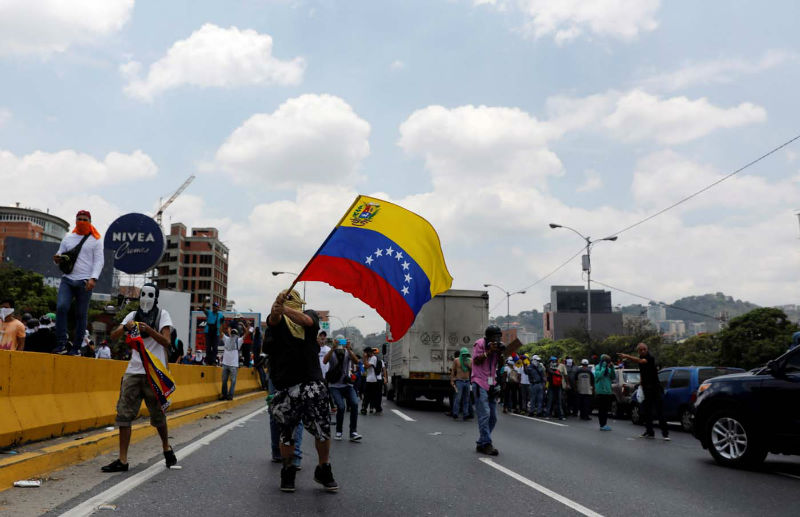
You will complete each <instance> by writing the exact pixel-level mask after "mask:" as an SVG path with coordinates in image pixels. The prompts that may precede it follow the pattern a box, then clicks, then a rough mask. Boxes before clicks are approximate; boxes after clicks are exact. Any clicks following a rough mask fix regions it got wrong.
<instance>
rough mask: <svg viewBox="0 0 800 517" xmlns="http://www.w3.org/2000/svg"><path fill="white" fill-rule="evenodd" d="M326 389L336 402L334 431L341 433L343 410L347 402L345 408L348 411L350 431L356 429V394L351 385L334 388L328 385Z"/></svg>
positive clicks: (353, 431) (352, 431)
mask: <svg viewBox="0 0 800 517" xmlns="http://www.w3.org/2000/svg"><path fill="white" fill-rule="evenodd" d="M328 391H329V392H330V393H331V397H333V403H334V404H336V432H337V433H341V432H342V428H343V427H344V410H345V403H347V410H348V411H350V432H351V433H355V432H356V431H358V395H356V390H355V388H353V387H352V386H345V387H343V388H334V387H333V386H328Z"/></svg>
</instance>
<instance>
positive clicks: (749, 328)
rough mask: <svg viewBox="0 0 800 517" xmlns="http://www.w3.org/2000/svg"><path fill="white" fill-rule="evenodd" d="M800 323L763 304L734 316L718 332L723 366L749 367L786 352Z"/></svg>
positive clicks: (717, 336)
mask: <svg viewBox="0 0 800 517" xmlns="http://www.w3.org/2000/svg"><path fill="white" fill-rule="evenodd" d="M797 330H798V326H797V324H795V323H792V322H791V321H789V319H788V318H787V317H786V314H785V313H784V312H783V311H782V310H780V309H775V308H773V307H762V308H759V309H755V310H752V311H750V312H748V313H746V314H743V315H742V316H738V317H736V318H733V319H732V320H731V321H730V324H729V325H728V326H727V327H726V328H725V329H723V330H722V331H720V332H719V333H718V334H716V338H717V339H718V340H719V347H720V362H721V364H722V366H738V367H740V368H745V369H750V368H754V367H756V366H760V365H763V364H765V363H766V362H767V361H769V360H770V359H774V358H776V357H778V356H779V355H781V354H782V353H784V352H785V351H786V350H787V349H788V348H789V345H790V344H791V342H792V333H794V332H797Z"/></svg>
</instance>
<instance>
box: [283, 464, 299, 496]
mask: <svg viewBox="0 0 800 517" xmlns="http://www.w3.org/2000/svg"><path fill="white" fill-rule="evenodd" d="M295 474H297V469H295V468H294V467H293V466H291V465H290V466H288V467H283V468H282V469H281V492H294V476H295Z"/></svg>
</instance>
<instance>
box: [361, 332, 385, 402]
mask: <svg viewBox="0 0 800 517" xmlns="http://www.w3.org/2000/svg"><path fill="white" fill-rule="evenodd" d="M364 368H365V369H366V373H367V375H366V382H365V384H364V401H363V403H362V404H361V414H362V415H366V414H367V408H368V407H371V408H372V412H373V413H375V414H376V415H380V414H381V413H383V408H382V407H381V399H382V398H383V397H382V395H381V383H382V382H383V362H382V361H381V360H380V359H378V355H377V354H376V353H375V350H373V349H372V348H371V347H367V348H365V349H364Z"/></svg>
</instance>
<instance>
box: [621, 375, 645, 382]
mask: <svg viewBox="0 0 800 517" xmlns="http://www.w3.org/2000/svg"><path fill="white" fill-rule="evenodd" d="M622 382H624V383H626V384H639V383H640V382H641V379H640V377H639V372H623V373H622Z"/></svg>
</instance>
